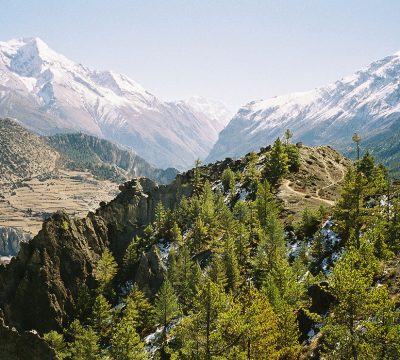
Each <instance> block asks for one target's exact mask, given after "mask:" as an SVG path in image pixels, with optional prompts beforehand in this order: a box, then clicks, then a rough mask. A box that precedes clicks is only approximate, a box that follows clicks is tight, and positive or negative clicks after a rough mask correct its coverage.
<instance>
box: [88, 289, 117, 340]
mask: <svg viewBox="0 0 400 360" xmlns="http://www.w3.org/2000/svg"><path fill="white" fill-rule="evenodd" d="M111 321H112V313H111V305H110V304H109V302H108V301H107V299H106V298H105V297H104V296H103V295H102V294H99V295H97V297H96V299H95V301H94V304H93V309H92V315H91V317H90V325H91V326H92V328H93V330H95V331H96V333H97V334H98V335H99V336H100V338H101V339H102V340H104V339H107V338H108V336H109V335H110V330H111Z"/></svg>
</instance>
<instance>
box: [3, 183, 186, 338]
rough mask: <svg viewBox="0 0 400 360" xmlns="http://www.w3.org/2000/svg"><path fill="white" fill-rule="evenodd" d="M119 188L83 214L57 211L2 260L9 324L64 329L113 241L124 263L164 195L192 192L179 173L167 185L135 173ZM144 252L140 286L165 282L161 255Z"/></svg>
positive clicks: (169, 202) (167, 201) (168, 202)
mask: <svg viewBox="0 0 400 360" xmlns="http://www.w3.org/2000/svg"><path fill="white" fill-rule="evenodd" d="M120 190H121V193H120V194H119V195H118V196H117V197H116V198H115V199H114V200H112V201H111V202H110V203H109V204H102V205H101V207H100V208H99V209H98V210H97V211H96V213H95V214H94V213H89V215H88V216H87V217H86V218H84V219H72V218H70V217H69V216H68V215H67V214H65V213H62V212H59V213H56V214H54V215H53V216H52V217H51V219H49V220H47V221H46V222H45V223H44V224H43V228H42V230H41V231H40V232H39V234H38V235H37V236H35V237H34V238H33V239H32V240H31V241H30V242H29V243H23V244H22V246H21V250H20V252H19V254H18V256H17V257H15V258H13V259H12V261H11V263H10V264H9V265H7V266H5V267H4V266H0V307H1V308H2V310H3V312H4V318H5V321H6V323H7V325H9V326H14V327H16V328H17V329H18V330H31V329H35V330H37V331H38V332H39V333H45V332H48V331H50V330H53V329H56V330H60V329H62V328H63V327H64V326H65V325H67V324H68V323H69V322H70V320H71V319H72V318H73V317H74V316H75V315H76V313H75V312H76V300H77V297H78V291H79V289H80V287H81V286H82V284H86V285H87V286H88V287H89V288H93V287H94V286H95V284H94V279H93V276H92V273H93V269H94V267H95V265H96V262H97V261H98V259H99V257H100V255H101V253H102V252H103V251H104V249H105V248H106V247H109V248H110V249H111V250H112V252H113V254H114V256H115V258H116V260H117V261H118V262H119V263H121V261H122V257H123V254H124V252H125V250H126V247H127V246H128V244H129V242H130V241H131V240H132V238H133V237H134V236H135V235H136V234H141V232H142V231H143V229H144V228H145V226H147V225H148V224H149V222H151V221H152V220H153V216H154V215H153V213H154V208H155V207H156V205H157V203H158V202H159V201H161V202H162V203H163V204H164V205H165V206H166V207H173V206H174V205H175V204H176V202H177V201H179V199H180V197H181V196H183V195H189V194H190V193H191V191H192V188H191V186H190V185H182V184H181V183H180V180H179V179H178V180H177V181H175V182H174V183H173V184H171V185H169V186H165V185H160V186H159V185H157V184H156V183H155V182H153V181H151V180H148V179H144V178H143V179H135V180H132V181H130V182H127V183H125V184H124V185H122V186H121V187H120ZM154 251H155V250H154V249H153V250H151V251H150V252H149V253H148V254H143V259H141V260H140V264H139V265H140V266H139V269H140V270H139V271H140V272H143V275H136V277H137V278H138V279H139V280H140V279H142V280H143V279H144V280H143V281H142V280H141V284H142V286H144V285H145V283H146V282H152V285H151V287H152V288H153V289H157V286H159V285H160V284H161V279H160V276H162V273H160V271H159V269H160V267H161V266H162V264H161V259H159V260H160V263H159V264H157V257H155V256H153V255H154V254H152V253H153V252H154Z"/></svg>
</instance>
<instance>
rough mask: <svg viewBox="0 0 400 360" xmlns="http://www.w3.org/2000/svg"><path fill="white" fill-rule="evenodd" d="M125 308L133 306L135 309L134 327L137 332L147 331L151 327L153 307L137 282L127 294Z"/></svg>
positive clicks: (152, 323)
mask: <svg viewBox="0 0 400 360" xmlns="http://www.w3.org/2000/svg"><path fill="white" fill-rule="evenodd" d="M126 308H127V309H128V308H134V309H135V310H136V311H137V320H136V329H137V331H138V333H139V334H145V333H148V332H149V331H150V330H151V329H152V328H153V325H154V322H153V319H154V308H153V306H152V305H151V304H150V302H149V300H148V299H147V298H146V295H145V294H144V293H143V291H141V290H139V287H138V286H137V284H135V285H133V288H132V291H131V292H130V293H129V295H128V296H127V299H126Z"/></svg>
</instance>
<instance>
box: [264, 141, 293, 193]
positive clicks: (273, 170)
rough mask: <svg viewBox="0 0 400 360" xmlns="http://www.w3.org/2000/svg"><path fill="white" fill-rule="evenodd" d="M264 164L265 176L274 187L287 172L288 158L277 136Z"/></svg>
mask: <svg viewBox="0 0 400 360" xmlns="http://www.w3.org/2000/svg"><path fill="white" fill-rule="evenodd" d="M268 155H269V156H268V158H267V162H266V165H265V178H266V179H267V180H268V181H269V183H270V184H271V185H272V186H274V187H276V186H277V185H278V184H279V182H280V180H281V179H282V178H284V177H285V175H286V174H287V173H288V172H289V158H288V155H287V153H286V151H285V149H284V147H283V145H282V142H281V140H280V139H279V138H277V139H276V140H275V143H274V145H273V146H272V150H271V152H270V153H269V154H268Z"/></svg>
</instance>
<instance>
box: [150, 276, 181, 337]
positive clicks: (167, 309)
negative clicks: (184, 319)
mask: <svg viewBox="0 0 400 360" xmlns="http://www.w3.org/2000/svg"><path fill="white" fill-rule="evenodd" d="M154 310H155V313H154V319H155V320H156V321H157V322H159V323H160V324H161V325H162V326H163V332H164V336H166V332H167V327H168V325H169V324H170V322H171V321H172V320H173V319H174V318H175V317H176V316H177V315H178V314H179V304H178V299H177V297H176V295H175V292H174V289H173V287H172V285H171V283H170V282H169V280H168V279H165V280H164V281H163V284H162V285H161V288H160V290H159V291H158V292H157V295H156V299H155V302H154Z"/></svg>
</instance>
